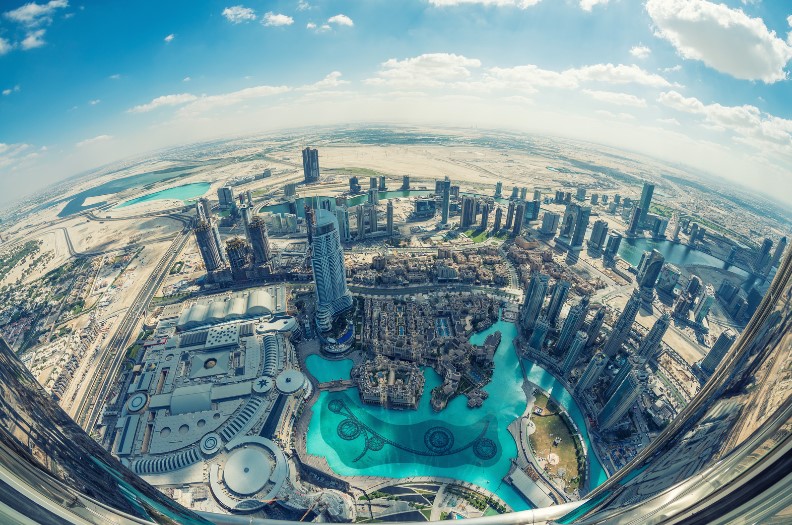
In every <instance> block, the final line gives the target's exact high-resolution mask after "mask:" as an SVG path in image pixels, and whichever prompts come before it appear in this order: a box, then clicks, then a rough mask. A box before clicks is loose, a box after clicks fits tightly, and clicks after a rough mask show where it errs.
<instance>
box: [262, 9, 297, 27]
mask: <svg viewBox="0 0 792 525" xmlns="http://www.w3.org/2000/svg"><path fill="white" fill-rule="evenodd" d="M261 23H262V24H264V25H265V26H273V27H277V26H290V25H292V24H293V23H294V18H292V17H290V16H288V15H283V14H279V13H273V12H272V11H270V12H269V13H266V14H265V15H264V16H263V17H262V20H261Z"/></svg>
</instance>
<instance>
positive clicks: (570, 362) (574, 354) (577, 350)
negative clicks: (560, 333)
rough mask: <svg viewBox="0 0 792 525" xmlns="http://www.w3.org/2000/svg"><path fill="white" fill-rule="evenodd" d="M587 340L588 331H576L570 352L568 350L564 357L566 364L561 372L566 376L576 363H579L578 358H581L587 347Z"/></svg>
mask: <svg viewBox="0 0 792 525" xmlns="http://www.w3.org/2000/svg"><path fill="white" fill-rule="evenodd" d="M587 341H588V336H587V335H586V332H576V333H575V338H574V339H573V340H572V346H570V347H569V352H567V355H566V357H565V358H564V364H563V365H562V366H561V374H562V375H563V376H564V377H567V376H568V375H569V372H570V371H571V370H572V367H574V366H575V363H577V360H578V359H580V354H581V353H582V352H583V349H584V348H585V347H586V342H587Z"/></svg>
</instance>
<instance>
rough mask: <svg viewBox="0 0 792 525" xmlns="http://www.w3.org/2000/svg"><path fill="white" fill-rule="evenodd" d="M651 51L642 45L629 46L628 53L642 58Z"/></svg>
mask: <svg viewBox="0 0 792 525" xmlns="http://www.w3.org/2000/svg"><path fill="white" fill-rule="evenodd" d="M651 53H652V50H651V49H649V48H648V47H646V46H644V45H640V46H633V47H632V48H630V54H631V55H632V56H634V57H635V58H640V59H644V58H646V57H648V56H649V55H650V54H651Z"/></svg>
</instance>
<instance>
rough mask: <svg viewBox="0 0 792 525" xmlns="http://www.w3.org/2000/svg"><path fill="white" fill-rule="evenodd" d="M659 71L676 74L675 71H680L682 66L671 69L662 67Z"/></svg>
mask: <svg viewBox="0 0 792 525" xmlns="http://www.w3.org/2000/svg"><path fill="white" fill-rule="evenodd" d="M660 71H662V72H663V73H676V72H677V71H682V64H677V65H675V66H671V67H664V68H661V69H660Z"/></svg>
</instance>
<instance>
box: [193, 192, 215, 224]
mask: <svg viewBox="0 0 792 525" xmlns="http://www.w3.org/2000/svg"><path fill="white" fill-rule="evenodd" d="M196 206H198V207H199V208H201V210H203V218H204V220H207V221H208V220H210V219H211V218H212V206H211V204H209V199H207V198H206V197H201V198H200V199H198V202H197V203H196Z"/></svg>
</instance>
